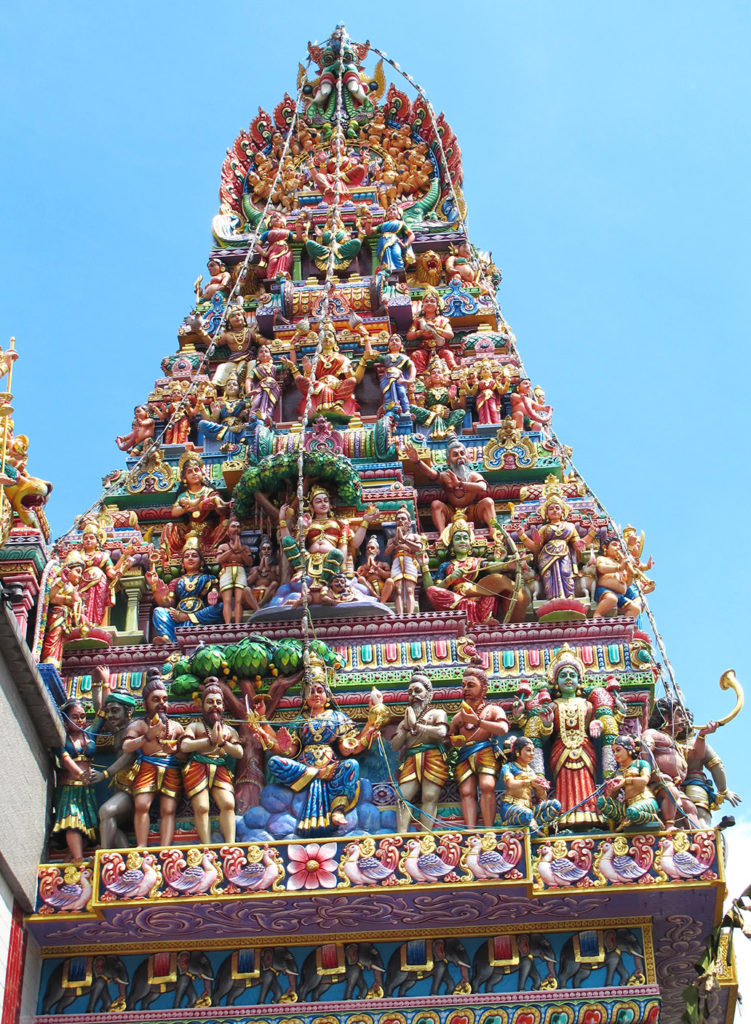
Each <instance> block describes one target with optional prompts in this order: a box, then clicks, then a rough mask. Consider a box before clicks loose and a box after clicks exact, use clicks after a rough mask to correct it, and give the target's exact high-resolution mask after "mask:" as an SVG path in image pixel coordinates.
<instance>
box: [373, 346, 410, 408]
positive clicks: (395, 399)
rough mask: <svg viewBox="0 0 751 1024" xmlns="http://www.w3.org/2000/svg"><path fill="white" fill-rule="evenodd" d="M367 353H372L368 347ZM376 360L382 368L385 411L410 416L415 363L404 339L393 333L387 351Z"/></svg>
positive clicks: (382, 391) (375, 358)
mask: <svg viewBox="0 0 751 1024" xmlns="http://www.w3.org/2000/svg"><path fill="white" fill-rule="evenodd" d="M366 355H368V356H369V355H370V352H369V350H368V349H366ZM374 361H375V362H376V363H377V364H378V365H379V366H380V368H381V370H382V373H381V393H382V394H383V411H384V413H388V412H398V413H400V414H401V415H402V416H409V412H410V408H409V406H410V402H409V391H410V389H411V387H412V385H413V384H414V380H415V364H414V363H413V362H412V360H411V359H410V358H409V356H408V355H406V354H405V352H404V345H403V344H402V339H401V338H400V337H399V335H398V334H392V335H391V337H390V338H389V340H388V345H387V351H386V352H385V353H384V354H383V355H380V356H376V357H374Z"/></svg>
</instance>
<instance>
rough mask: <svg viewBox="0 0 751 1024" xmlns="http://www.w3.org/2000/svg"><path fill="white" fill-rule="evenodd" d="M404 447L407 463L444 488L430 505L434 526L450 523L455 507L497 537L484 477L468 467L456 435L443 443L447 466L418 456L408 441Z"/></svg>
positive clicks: (462, 448)
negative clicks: (442, 496)
mask: <svg viewBox="0 0 751 1024" xmlns="http://www.w3.org/2000/svg"><path fill="white" fill-rule="evenodd" d="M404 450H405V453H406V456H407V459H408V460H409V462H411V463H412V464H413V465H414V466H419V467H420V470H421V472H422V473H424V474H425V475H426V476H428V477H429V478H430V479H431V480H434V481H435V482H436V483H439V484H440V485H441V487H442V488H443V492H444V495H445V498H444V499H443V500H440V499H438V498H436V499H435V500H434V501H433V502H432V503H431V506H430V512H431V516H432V519H433V525H434V527H435V528H436V530H437V531H438V532H439V533H443V531H444V530H445V529H446V528H447V527H448V526H449V525H450V523H451V521H452V519H453V518H454V515H455V513H456V511H457V510H458V509H461V511H462V512H463V514H464V516H465V518H466V519H467V520H468V521H469V522H471V523H473V524H474V526H487V527H488V528H489V530H490V534H491V537H493V539H494V540H497V539H498V537H499V534H498V530H497V523H496V515H495V504H494V502H493V499H492V498H491V497H490V496H489V495H488V484H487V481H486V480H485V477H483V476H482V474H481V473H478V472H477V471H476V470H473V469H470V468H469V455H468V452H467V448H466V446H465V445H464V444H462V442H461V441H460V440H459V438H458V437H456V436H453V437H451V438H450V440H449V443H448V444H447V446H446V465H445V467H442V468H441V469H438V467H437V466H435V465H434V464H433V461H432V458H431V461H430V462H423V461H422V460H421V459H420V455H419V452H418V450H417V449H416V448H415V446H414V444H413V443H412V442H411V441H407V442H405V445H404Z"/></svg>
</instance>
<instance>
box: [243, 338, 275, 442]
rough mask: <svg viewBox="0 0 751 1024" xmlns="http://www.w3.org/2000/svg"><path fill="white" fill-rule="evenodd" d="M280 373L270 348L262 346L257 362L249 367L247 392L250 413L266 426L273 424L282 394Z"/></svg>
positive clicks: (246, 384)
mask: <svg viewBox="0 0 751 1024" xmlns="http://www.w3.org/2000/svg"><path fill="white" fill-rule="evenodd" d="M280 371H281V367H279V368H278V367H276V366H274V361H273V359H272V358H271V349H270V348H269V346H268V345H261V346H260V347H259V349H258V356H257V358H256V361H255V362H254V363H253V364H252V365H251V366H249V367H248V373H247V375H246V377H245V391H246V393H247V394H248V396H249V398H250V403H249V406H248V411H249V413H250V414H251V415H252V416H257V417H258V418H259V419H260V420H262V421H263V422H264V423H265V424H266V426H271V425H272V423H273V420H274V410H275V409H276V406H277V402H278V401H279V396H280V395H281V393H282V386H281V384H280V383H279V379H278V378H279V375H280Z"/></svg>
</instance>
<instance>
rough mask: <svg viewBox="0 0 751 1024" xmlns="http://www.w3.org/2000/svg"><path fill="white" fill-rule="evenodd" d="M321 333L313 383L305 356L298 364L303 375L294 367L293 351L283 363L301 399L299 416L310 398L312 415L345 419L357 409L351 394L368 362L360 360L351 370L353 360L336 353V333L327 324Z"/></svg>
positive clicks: (329, 323) (364, 359)
mask: <svg viewBox="0 0 751 1024" xmlns="http://www.w3.org/2000/svg"><path fill="white" fill-rule="evenodd" d="M323 332H324V333H323V339H322V341H321V351H320V354H319V357H318V362H317V363H316V365H315V377H314V378H313V379H312V380H311V376H310V375H311V373H312V372H313V364H312V363H311V360H310V359H309V358H308V357H307V356H305V357H304V358H303V360H302V363H301V365H302V372H301V371H300V369H299V367H298V366H297V363H296V358H294V352H293V358H291V359H288V360H284V362H285V365H287V366H288V367H289V369H290V370H291V372H292V376H293V377H294V379H295V385H296V387H297V390H298V391H299V392H300V393H301V395H302V396H303V398H302V401H301V402H300V407H299V410H298V411H299V412H300V414H302V413H303V411H304V409H305V404H306V399H307V398H308V396H310V399H311V409H310V413H311V415H313V414H317V415H321V416H332V417H335V418H337V419H343V420H347V419H349V418H350V417H351V416H354V414H355V413H356V412H357V411H358V409H359V406H358V404H357V402H356V401H355V396H354V391H355V386H356V385H357V384H359V383H360V381H361V380H362V379H363V377H364V375H365V368H366V365H367V359H366V357H363V358H362V359H361V360H360V361H359V362H358V364H357V366H356V367H353V365H352V361H351V360H350V359H348V358H347V356H345V355H342V353H341V352H340V351H339V346H338V344H337V340H336V331H335V329H334V325H333V324H332V323H331V322H330V321H329V322H328V323H326V324H324V327H323Z"/></svg>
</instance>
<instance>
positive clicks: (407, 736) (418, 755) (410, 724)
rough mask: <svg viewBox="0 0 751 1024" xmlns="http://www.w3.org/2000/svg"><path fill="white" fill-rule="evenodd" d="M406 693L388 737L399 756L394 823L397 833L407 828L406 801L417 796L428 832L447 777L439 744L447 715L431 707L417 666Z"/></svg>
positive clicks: (430, 689) (428, 689)
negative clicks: (404, 701)
mask: <svg viewBox="0 0 751 1024" xmlns="http://www.w3.org/2000/svg"><path fill="white" fill-rule="evenodd" d="M407 694H408V700H409V703H408V705H407V707H406V708H405V711H404V716H403V717H402V719H401V721H400V722H399V725H398V726H397V729H396V732H395V733H394V735H393V736H392V737H391V749H392V750H393V751H394V752H395V753H398V754H400V755H401V764H400V766H399V774H398V777H397V778H398V782H399V802H398V803H397V808H396V826H397V829H398V830H399V832H407V831H409V823H410V820H411V819H412V818H413V817H414V816H413V815H412V814H411V812H410V809H409V807H408V804H407V802H406V801H409V803H412V802H413V801H414V800H415V799H416V798H417V797H419V799H420V810H421V814H420V818H421V821H422V824H423V827H424V828H425V829H427V830H429V831H431V830H432V829H433V827H434V825H435V824H436V814H437V812H438V800H439V798H440V796H441V790H442V789H443V787H444V786H445V785H446V783H447V782H448V777H449V766H448V760H447V757H446V750H445V748H444V745H443V744H444V742H445V740H446V737H447V735H448V717H447V715H446V712H445V711H442V710H441V709H439V708H433V707H431V701H432V699H433V684H432V682H431V681H430V677H429V676H427V675H426V674H425V673H424V672H420V671H419V669H416V670H415V671H414V672H413V673H412V678H411V679H410V681H409V686H408V688H407Z"/></svg>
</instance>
